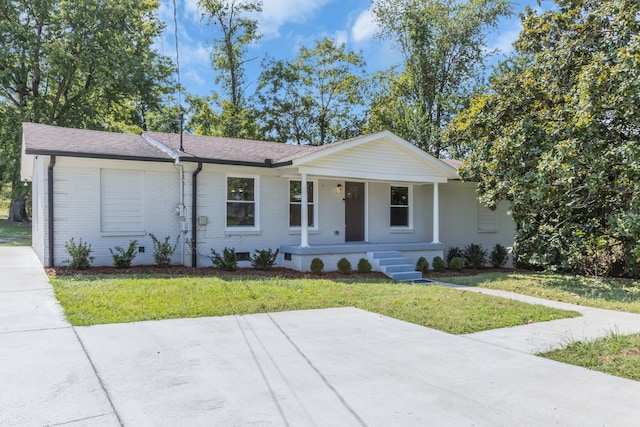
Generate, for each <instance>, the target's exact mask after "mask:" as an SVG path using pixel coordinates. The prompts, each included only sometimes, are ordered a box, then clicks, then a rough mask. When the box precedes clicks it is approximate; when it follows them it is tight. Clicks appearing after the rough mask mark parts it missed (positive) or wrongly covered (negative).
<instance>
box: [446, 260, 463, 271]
mask: <svg viewBox="0 0 640 427" xmlns="http://www.w3.org/2000/svg"><path fill="white" fill-rule="evenodd" d="M463 267H464V262H462V258H460V257H459V256H455V257H453V258H451V262H449V268H450V269H452V270H453V271H461V270H462V268H463Z"/></svg>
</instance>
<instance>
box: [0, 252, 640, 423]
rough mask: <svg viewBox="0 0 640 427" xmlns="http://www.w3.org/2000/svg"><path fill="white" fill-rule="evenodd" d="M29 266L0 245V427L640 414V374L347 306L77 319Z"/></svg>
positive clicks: (578, 419)
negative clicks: (565, 360) (68, 317)
mask: <svg viewBox="0 0 640 427" xmlns="http://www.w3.org/2000/svg"><path fill="white" fill-rule="evenodd" d="M34 259H35V256H34V255H33V253H32V252H30V250H29V249H22V248H21V249H17V248H0V277H2V279H0V280H1V281H2V283H1V284H0V378H1V379H2V382H1V383H0V384H1V385H0V391H1V394H0V408H2V409H1V410H0V425H2V426H5V425H9V426H12V425H20V426H22V425H72V426H85V425H86V426H111V425H113V426H118V425H125V426H175V425H180V426H191V425H193V426H200V425H202V426H245V425H260V426H262V425H264V426H267V425H269V426H337V425H339V426H352V425H353V426H365V425H366V426H424V425H436V426H438V425H442V426H450V425H455V426H458V425H465V426H466V425H474V426H500V425H504V426H514V425H523V426H527V425H531V426H539V425H551V424H554V425H563V426H573V425H575V426H602V425H611V426H622V425H625V426H627V425H637V424H638V420H639V419H640V382H635V381H630V380H625V379H621V378H617V377H612V376H609V375H605V374H601V373H598V372H593V371H589V370H586V369H582V368H578V367H574V366H569V365H565V364H561V363H558V362H553V361H550V360H546V359H542V358H539V357H536V356H533V355H531V354H529V353H528V352H527V351H522V350H519V349H513V348H507V347H505V346H504V345H501V344H500V343H494V342H485V341H483V340H482V336H478V335H476V334H472V335H468V336H455V335H449V334H446V333H443V332H439V331H435V330H432V329H428V328H424V327H421V326H417V325H413V324H410V323H406V322H402V321H399V320H395V319H391V318H388V317H384V316H380V315H377V314H374V313H369V312H365V311H362V310H358V309H354V308H341V309H327V310H309V311H299V312H284V313H271V314H257V315H248V316H227V317H217V318H199V319H179V320H163V321H153V322H137V323H129V324H113V325H100V326H92V327H77V328H72V327H71V326H69V325H68V324H67V323H66V322H65V321H64V319H63V318H62V316H61V313H60V311H59V307H58V306H57V305H56V303H55V302H54V300H53V297H52V292H51V288H50V286H49V285H48V283H47V280H46V277H44V275H43V274H41V273H39V272H41V267H39V266H38V265H37V261H35V262H34ZM6 277H8V278H9V279H8V280H5V278H6ZM21 277H22V279H20V278H21ZM552 323H553V322H549V324H552ZM513 329H515V328H513ZM501 331H502V330H501ZM505 333H506V332H503V334H502V335H500V340H499V341H500V342H503V341H504V334H505ZM519 333H522V331H520V332H519ZM489 341H490V340H489Z"/></svg>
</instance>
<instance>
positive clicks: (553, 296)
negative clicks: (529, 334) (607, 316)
mask: <svg viewBox="0 0 640 427" xmlns="http://www.w3.org/2000/svg"><path fill="white" fill-rule="evenodd" d="M443 281H446V282H449V283H454V284H458V285H466V286H478V287H481V288H487V289H500V290H503V291H510V292H516V293H519V294H523V295H530V296H534V297H539V298H545V299H549V300H555V301H562V302H568V303H572V304H580V305H584V306H589V307H597V308H604V309H608V310H617V311H626V312H629V313H640V282H638V281H637V280H633V279H609V278H604V279H596V278H592V277H582V276H572V275H564V274H547V273H531V274H515V273H514V274H505V273H487V274H479V275H477V276H467V277H447V278H446V279H443Z"/></svg>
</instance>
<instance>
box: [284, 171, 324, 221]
mask: <svg viewBox="0 0 640 427" xmlns="http://www.w3.org/2000/svg"><path fill="white" fill-rule="evenodd" d="M293 181H295V182H302V180H301V179H294V178H290V179H289V181H287V212H288V214H287V224H291V217H290V215H291V210H290V209H289V206H290V205H291V204H292V203H295V202H292V201H291V182H293ZM307 182H312V183H313V219H314V221H313V226H311V227H307V229H308V230H311V231H317V230H318V223H319V218H318V205H319V203H318V180H317V179H307ZM300 189H301V190H302V187H300ZM307 199H308V198H307ZM299 204H300V209H302V200H301V201H300V203H299ZM301 225H302V224H301ZM301 225H294V226H291V225H289V230H290V231H300V230H301V229H302V226H301Z"/></svg>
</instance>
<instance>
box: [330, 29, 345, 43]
mask: <svg viewBox="0 0 640 427" xmlns="http://www.w3.org/2000/svg"><path fill="white" fill-rule="evenodd" d="M347 38H348V36H347V32H346V31H341V30H337V31H336V32H335V33H334V34H333V41H334V43H335V44H336V46H340V45H341V44H345V45H346V44H347Z"/></svg>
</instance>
